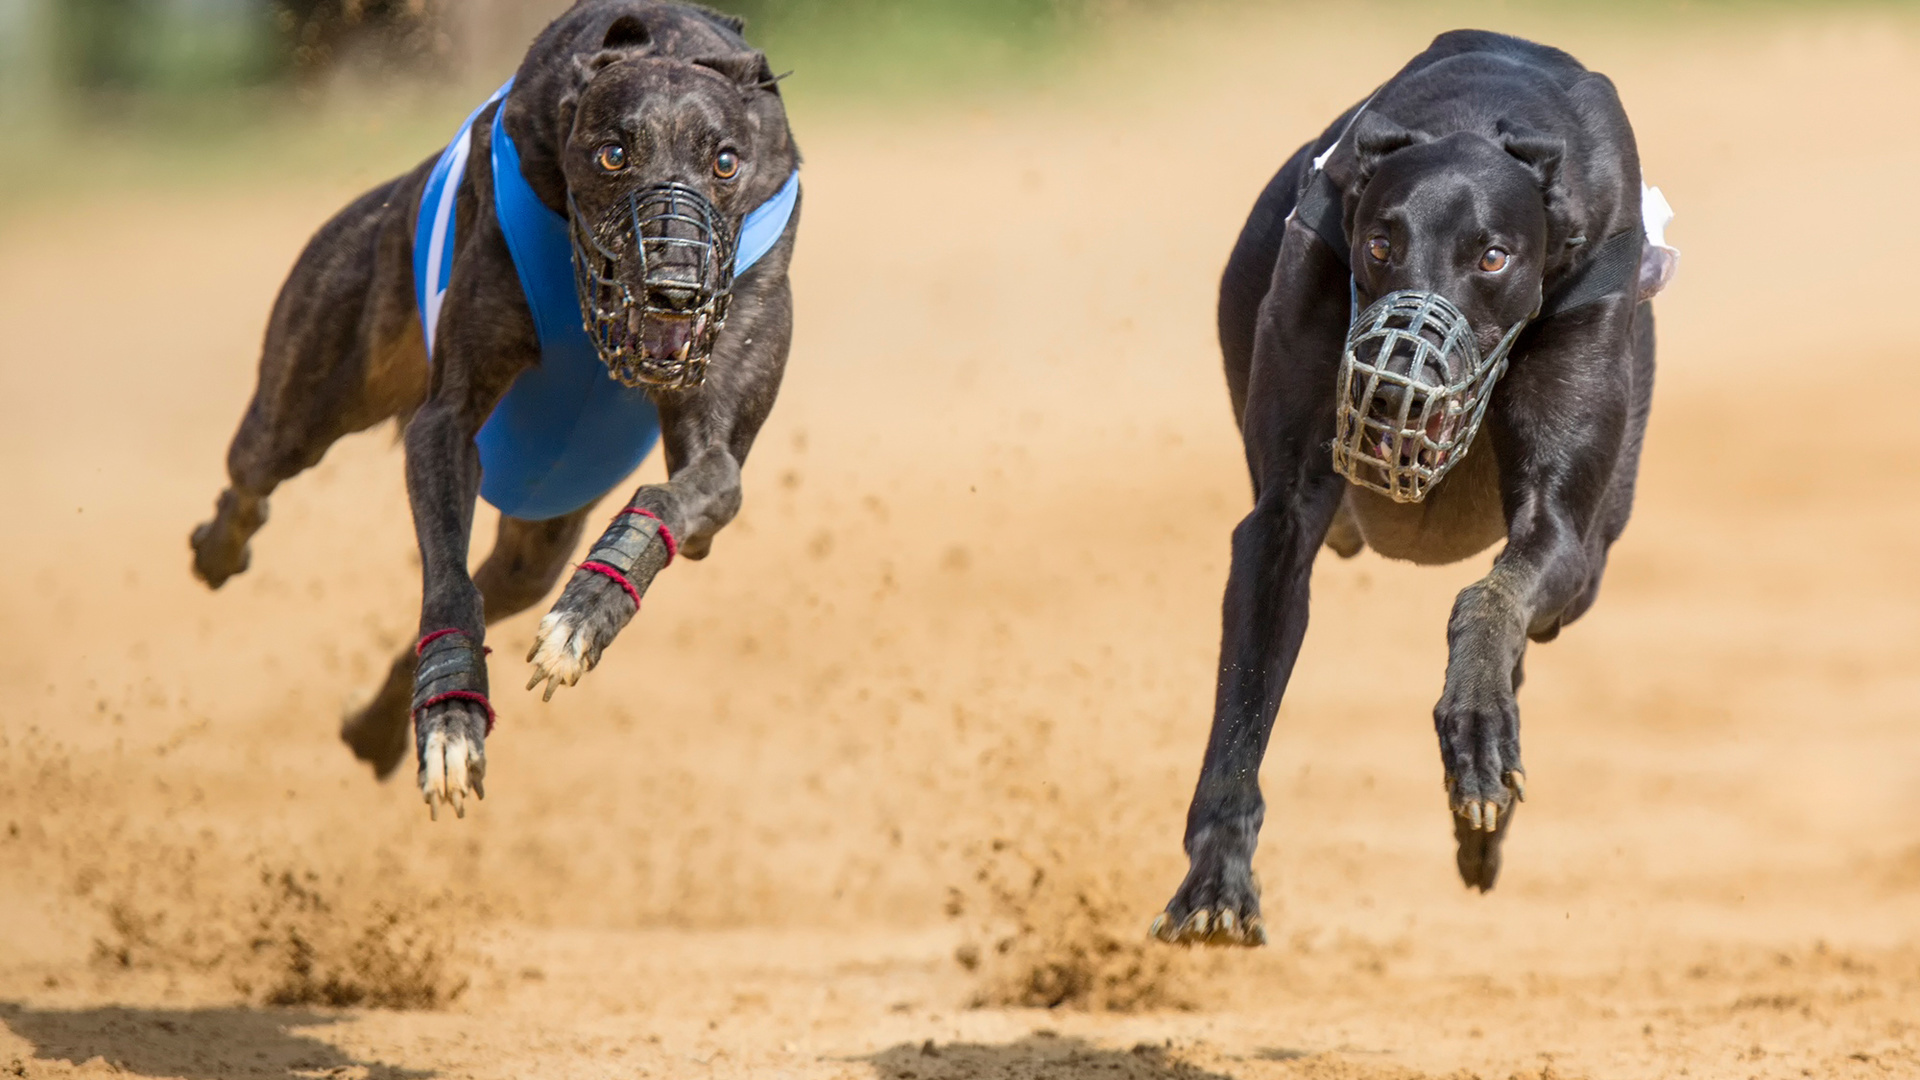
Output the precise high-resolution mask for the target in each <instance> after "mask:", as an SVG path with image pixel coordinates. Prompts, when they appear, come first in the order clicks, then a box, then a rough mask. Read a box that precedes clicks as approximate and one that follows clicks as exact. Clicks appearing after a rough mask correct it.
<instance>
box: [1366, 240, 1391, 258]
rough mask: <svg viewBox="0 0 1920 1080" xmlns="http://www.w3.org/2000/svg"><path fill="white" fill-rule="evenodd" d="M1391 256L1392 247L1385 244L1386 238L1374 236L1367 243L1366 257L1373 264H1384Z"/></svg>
mask: <svg viewBox="0 0 1920 1080" xmlns="http://www.w3.org/2000/svg"><path fill="white" fill-rule="evenodd" d="M1392 254H1393V245H1392V244H1389V243H1387V238H1386V237H1384V236H1376V237H1374V238H1373V239H1371V240H1369V241H1367V257H1368V258H1370V259H1372V260H1373V261H1374V262H1386V261H1387V257H1388V256H1390V255H1392Z"/></svg>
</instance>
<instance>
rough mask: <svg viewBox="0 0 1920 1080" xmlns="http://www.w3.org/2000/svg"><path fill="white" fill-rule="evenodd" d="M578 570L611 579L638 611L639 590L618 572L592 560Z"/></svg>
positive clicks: (582, 564) (584, 563)
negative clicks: (624, 592)
mask: <svg viewBox="0 0 1920 1080" xmlns="http://www.w3.org/2000/svg"><path fill="white" fill-rule="evenodd" d="M668 550H672V548H668ZM580 569H582V570H588V571H591V572H593V573H596V574H600V575H603V576H605V577H610V578H612V579H613V583H614V584H615V585H618V586H620V587H621V588H622V589H624V590H626V593H627V599H629V600H631V601H633V609H634V610H635V611H638V610H640V590H638V589H636V588H634V587H633V582H631V581H628V580H627V575H625V574H623V573H621V572H620V571H618V570H615V569H614V568H613V567H611V566H608V565H607V564H606V563H603V562H599V561H597V560H594V559H589V560H587V561H586V562H583V563H581V564H580Z"/></svg>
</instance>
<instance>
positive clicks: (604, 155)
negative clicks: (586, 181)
mask: <svg viewBox="0 0 1920 1080" xmlns="http://www.w3.org/2000/svg"><path fill="white" fill-rule="evenodd" d="M593 163H594V164H596V165H598V166H600V167H601V168H603V169H605V170H607V171H608V172H619V171H620V170H621V169H624V168H626V167H627V151H626V149H625V148H624V147H622V146H621V145H620V144H619V143H608V144H607V145H605V146H603V147H601V148H600V149H598V150H595V151H594V152H593Z"/></svg>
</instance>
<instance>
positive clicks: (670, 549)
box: [613, 506, 680, 604]
mask: <svg viewBox="0 0 1920 1080" xmlns="http://www.w3.org/2000/svg"><path fill="white" fill-rule="evenodd" d="M621 514H636V515H638V516H640V517H643V518H652V519H653V520H655V521H658V522H660V542H661V543H663V544H665V545H667V565H668V566H671V565H673V557H674V556H675V555H678V554H680V542H679V541H678V540H675V539H674V538H673V530H672V529H669V528H667V523H666V520H665V519H663V518H662V517H661V516H660V515H659V514H656V513H654V512H653V511H651V510H642V509H640V508H639V507H637V506H629V507H627V508H626V509H625V510H622V511H620V513H619V514H615V515H613V516H614V517H615V518H619V517H620V516H621ZM634 603H636V604H637V603H639V601H638V600H635V601H634Z"/></svg>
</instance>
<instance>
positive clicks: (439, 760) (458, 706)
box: [414, 699, 487, 821]
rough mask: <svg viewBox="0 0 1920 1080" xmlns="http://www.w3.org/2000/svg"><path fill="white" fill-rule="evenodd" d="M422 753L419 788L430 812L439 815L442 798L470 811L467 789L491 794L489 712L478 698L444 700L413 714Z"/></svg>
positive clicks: (479, 795)
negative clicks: (488, 774) (488, 741)
mask: <svg viewBox="0 0 1920 1080" xmlns="http://www.w3.org/2000/svg"><path fill="white" fill-rule="evenodd" d="M414 734H415V739H416V741H417V743H418V749H419V754H420V794H421V797H423V798H424V799H426V802H427V812H428V813H429V814H431V815H433V818H434V820H436V821H437V820H439V818H440V807H441V805H442V804H445V805H447V806H451V807H453V812H454V814H455V815H456V816H458V817H466V816H467V795H468V793H469V792H471V793H472V794H473V795H474V796H475V797H476V798H481V799H484V798H486V797H487V789H486V783H485V781H486V775H487V748H486V747H487V712H486V709H485V708H484V707H482V706H480V705H478V704H476V703H474V702H471V701H465V700H459V699H455V700H451V701H443V702H441V703H439V704H436V705H429V706H427V707H426V708H424V709H422V710H420V713H419V715H418V716H416V717H415V718H414Z"/></svg>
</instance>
